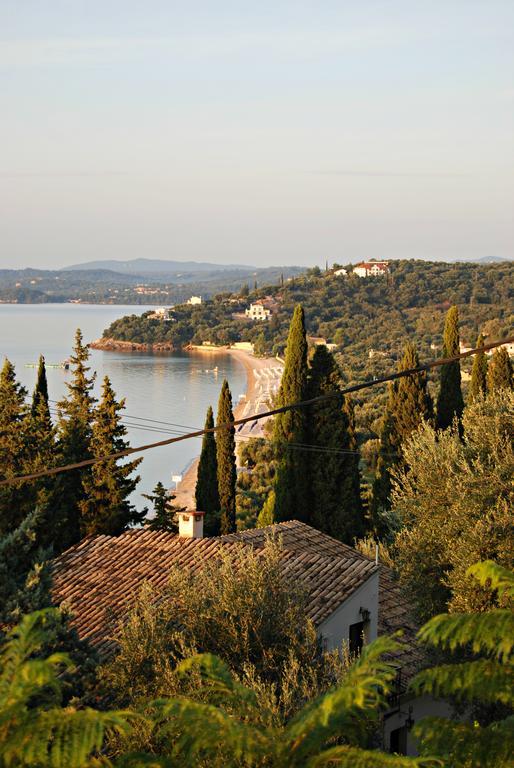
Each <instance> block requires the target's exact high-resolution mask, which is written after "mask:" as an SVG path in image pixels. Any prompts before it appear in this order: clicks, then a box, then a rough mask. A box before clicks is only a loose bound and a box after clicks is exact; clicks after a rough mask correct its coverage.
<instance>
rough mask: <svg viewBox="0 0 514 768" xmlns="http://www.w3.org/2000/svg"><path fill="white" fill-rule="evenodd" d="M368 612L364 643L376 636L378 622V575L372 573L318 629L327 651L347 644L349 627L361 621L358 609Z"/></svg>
mask: <svg viewBox="0 0 514 768" xmlns="http://www.w3.org/2000/svg"><path fill="white" fill-rule="evenodd" d="M361 608H365V609H366V610H368V611H369V614H370V616H369V625H368V629H367V633H366V642H371V640H374V639H375V638H376V636H377V622H378V573H373V574H372V575H371V576H370V577H369V578H368V579H367V580H366V581H365V582H364V584H361V586H360V587H358V588H357V589H356V590H355V592H353V594H351V595H350V597H348V598H347V599H346V600H345V601H344V603H343V604H342V605H340V606H339V608H337V609H336V610H335V611H334V613H332V614H331V616H329V618H328V619H326V620H325V621H324V622H323V623H322V624H321V625H320V626H319V629H318V632H319V634H320V636H321V637H322V638H323V641H324V644H325V646H326V648H327V650H329V651H330V650H333V649H334V648H340V647H341V645H342V644H343V642H345V643H348V638H349V634H350V625H351V624H357V622H359V621H362V615H361V613H360V609H361Z"/></svg>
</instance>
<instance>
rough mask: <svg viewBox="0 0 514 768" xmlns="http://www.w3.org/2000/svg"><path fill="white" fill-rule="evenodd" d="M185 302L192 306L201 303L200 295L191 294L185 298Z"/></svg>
mask: <svg viewBox="0 0 514 768" xmlns="http://www.w3.org/2000/svg"><path fill="white" fill-rule="evenodd" d="M186 303H187V304H192V305H193V306H197V305H198V304H201V303H202V297H201V296H191V298H190V299H188V300H187V302H186Z"/></svg>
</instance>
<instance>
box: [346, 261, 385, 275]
mask: <svg viewBox="0 0 514 768" xmlns="http://www.w3.org/2000/svg"><path fill="white" fill-rule="evenodd" d="M353 271H354V273H355V274H356V275H358V276H359V277H380V276H381V275H388V274H389V262H388V261H375V260H374V259H372V260H371V261H363V262H361V263H360V264H357V266H356V267H354V269H353Z"/></svg>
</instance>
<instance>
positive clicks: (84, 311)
mask: <svg viewBox="0 0 514 768" xmlns="http://www.w3.org/2000/svg"><path fill="white" fill-rule="evenodd" d="M149 309H151V307H148V306H144V307H142V306H135V307H132V306H106V305H96V304H95V305H93V304H0V357H1V358H2V363H3V358H5V357H8V358H9V359H10V360H11V362H12V363H13V364H14V365H15V367H16V374H17V378H18V380H19V381H21V383H22V384H23V385H24V386H25V387H27V389H28V390H29V392H31V391H32V389H33V387H34V383H35V379H36V372H37V370H36V368H33V367H28V366H30V365H31V364H35V363H37V360H38V357H39V355H40V354H43V355H44V356H45V360H46V362H47V363H49V364H59V363H61V362H62V361H63V360H65V359H66V358H67V357H68V356H69V355H70V353H71V349H72V346H73V341H74V335H75V330H76V329H77V328H80V329H81V330H82V333H83V335H84V340H85V341H87V342H90V341H93V340H94V339H97V338H99V337H100V336H101V335H102V332H103V330H104V328H106V327H107V326H108V325H110V323H112V322H113V321H114V320H115V319H117V318H119V317H122V316H123V315H127V314H142V313H143V312H146V311H147V310H149ZM90 365H91V368H92V370H94V371H96V374H97V378H96V382H95V393H96V395H97V396H98V395H99V393H100V387H101V382H102V379H103V377H104V376H109V378H110V380H111V382H112V385H113V387H114V390H115V392H116V394H117V396H118V398H121V397H125V398H126V410H125V413H124V422H125V424H126V426H127V430H128V437H129V440H130V443H131V445H132V446H137V445H144V444H146V443H151V442H157V441H158V440H161V439H165V438H167V437H172V436H173V433H177V432H180V431H182V432H183V431H186V430H189V429H197V428H200V427H202V426H203V423H204V420H205V412H206V410H207V407H208V406H209V405H212V406H213V408H214V410H216V405H217V401H218V395H219V390H220V388H221V384H222V382H223V379H224V378H227V379H228V382H229V384H230V388H231V391H232V396H233V399H234V402H237V399H238V396H239V394H241V393H243V392H244V391H245V389H246V373H245V370H244V368H243V366H242V365H241V364H240V363H239V362H238V361H237V360H236V359H235V358H234V357H232V356H230V355H227V354H225V355H224V354H222V353H216V355H213V354H210V355H209V354H204V353H195V352H187V351H181V352H174V353H170V352H166V353H148V352H105V351H101V350H91V360H90ZM216 368H217V370H215V369H216ZM47 376H48V388H49V397H50V399H51V400H52V403H51V406H52V410H53V412H54V413H55V406H56V401H57V400H59V399H60V398H61V397H62V396H63V395H65V394H66V382H68V381H70V372H69V371H65V370H63V369H61V368H52V367H48V368H47ZM160 422H166V423H165V424H163V423H160ZM179 425H180V426H179ZM199 452H200V440H199V439H192V440H185V441H183V442H180V443H177V444H175V445H173V444H172V445H169V446H164V447H161V448H155V449H152V450H150V451H147V452H144V453H142V454H141V456H143V457H144V458H143V461H142V463H141V464H140V466H139V468H138V472H139V474H140V475H141V482H140V483H139V485H138V487H137V490H136V491H135V493H134V496H133V503H134V504H135V505H136V506H137V507H138V508H139V509H141V508H142V507H143V506H145V504H147V502H146V501H145V499H144V498H142V496H141V494H142V493H150V492H151V491H152V489H153V488H154V486H155V484H156V483H157V482H158V481H159V480H160V481H161V482H162V483H163V484H164V485H166V486H167V487H170V486H171V485H172V483H171V477H172V475H174V474H181V473H182V472H183V471H184V469H185V468H186V467H187V466H188V465H189V464H190V462H191V461H192V460H193V459H194V458H195V457H196V456H197V455H198V454H199Z"/></svg>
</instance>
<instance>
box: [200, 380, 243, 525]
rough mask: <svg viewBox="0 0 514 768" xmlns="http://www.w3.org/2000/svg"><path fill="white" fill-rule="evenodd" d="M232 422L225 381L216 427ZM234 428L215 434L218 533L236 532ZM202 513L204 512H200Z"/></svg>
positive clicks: (229, 398) (230, 398)
mask: <svg viewBox="0 0 514 768" xmlns="http://www.w3.org/2000/svg"><path fill="white" fill-rule="evenodd" d="M232 421H234V414H233V412H232V395H231V394H230V389H229V386H228V381H227V380H226V379H225V380H224V381H223V385H222V387H221V393H220V397H219V401H218V414H217V418H216V425H217V426H219V425H220V424H226V423H228V422H232ZM234 435H235V429H234V427H227V428H225V429H219V430H218V431H217V433H216V459H217V464H218V469H217V472H218V493H219V500H220V511H221V521H220V532H221V533H232V532H233V531H235V530H236V481H237V472H236V453H235V452H236V441H235V438H234ZM200 511H201V512H203V511H204V510H200Z"/></svg>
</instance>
